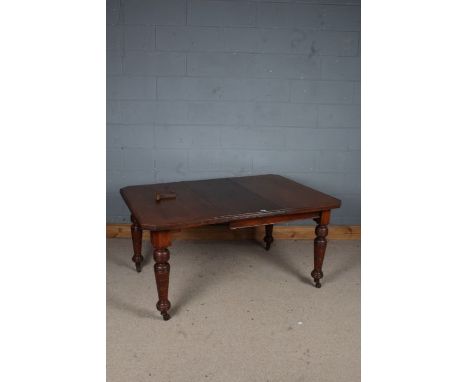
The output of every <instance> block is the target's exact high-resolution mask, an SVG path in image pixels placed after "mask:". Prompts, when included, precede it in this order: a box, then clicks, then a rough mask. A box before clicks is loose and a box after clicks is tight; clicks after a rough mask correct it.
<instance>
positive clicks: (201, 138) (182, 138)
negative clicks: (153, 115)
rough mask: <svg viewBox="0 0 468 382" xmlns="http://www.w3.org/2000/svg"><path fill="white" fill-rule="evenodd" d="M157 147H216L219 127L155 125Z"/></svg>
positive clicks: (218, 144) (218, 139)
mask: <svg viewBox="0 0 468 382" xmlns="http://www.w3.org/2000/svg"><path fill="white" fill-rule="evenodd" d="M155 137H156V147H158V148H179V149H181V148H187V149H188V148H205V147H207V148H218V147H219V146H220V128H219V127H218V126H197V125H194V126H190V125H186V126H156V130H155Z"/></svg>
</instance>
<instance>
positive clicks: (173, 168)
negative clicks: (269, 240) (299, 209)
mask: <svg viewBox="0 0 468 382" xmlns="http://www.w3.org/2000/svg"><path fill="white" fill-rule="evenodd" d="M107 49H108V52H107V53H108V54H107V75H108V78H107V98H108V100H107V105H108V111H107V112H108V117H107V120H108V126H107V191H108V193H107V219H108V222H128V221H129V219H128V210H127V208H126V207H125V205H124V203H123V202H122V200H121V198H120V195H119V193H118V190H119V188H120V187H123V186H126V185H131V184H144V183H155V182H170V181H179V180H192V179H208V178H218V177H227V176H242V175H249V174H262V173H277V174H281V175H284V176H287V177H289V178H292V179H294V180H296V181H298V182H301V183H304V184H306V185H309V186H311V187H314V188H317V189H319V190H322V191H324V192H327V193H330V194H332V195H334V196H336V197H338V198H340V199H342V201H343V204H342V208H341V209H339V210H337V211H335V212H334V213H332V223H334V224H359V223H360V3H359V1H356V0H320V1H318V0H317V1H314V0H303V1H292V0H290V1H288V0H276V1H268V0H256V1H235V0H223V1H218V0H121V1H119V0H111V1H108V2H107ZM305 223H308V222H305Z"/></svg>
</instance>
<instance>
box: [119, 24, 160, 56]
mask: <svg viewBox="0 0 468 382" xmlns="http://www.w3.org/2000/svg"><path fill="white" fill-rule="evenodd" d="M155 45H156V43H155V30H154V26H148V25H126V26H125V27H124V46H125V50H148V51H152V50H154V49H155Z"/></svg>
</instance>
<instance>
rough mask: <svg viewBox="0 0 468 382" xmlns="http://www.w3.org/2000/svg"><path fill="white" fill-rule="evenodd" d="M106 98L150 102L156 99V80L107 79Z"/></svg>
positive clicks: (141, 78) (148, 78)
mask: <svg viewBox="0 0 468 382" xmlns="http://www.w3.org/2000/svg"><path fill="white" fill-rule="evenodd" d="M106 85H107V98H108V99H128V100H136V99H142V100H151V99H155V98H156V78H151V77H123V76H112V77H107V83H106Z"/></svg>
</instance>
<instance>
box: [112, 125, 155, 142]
mask: <svg viewBox="0 0 468 382" xmlns="http://www.w3.org/2000/svg"><path fill="white" fill-rule="evenodd" d="M106 135H107V147H115V148H153V147H154V142H155V140H154V126H153V125H108V126H107V134H106Z"/></svg>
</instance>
